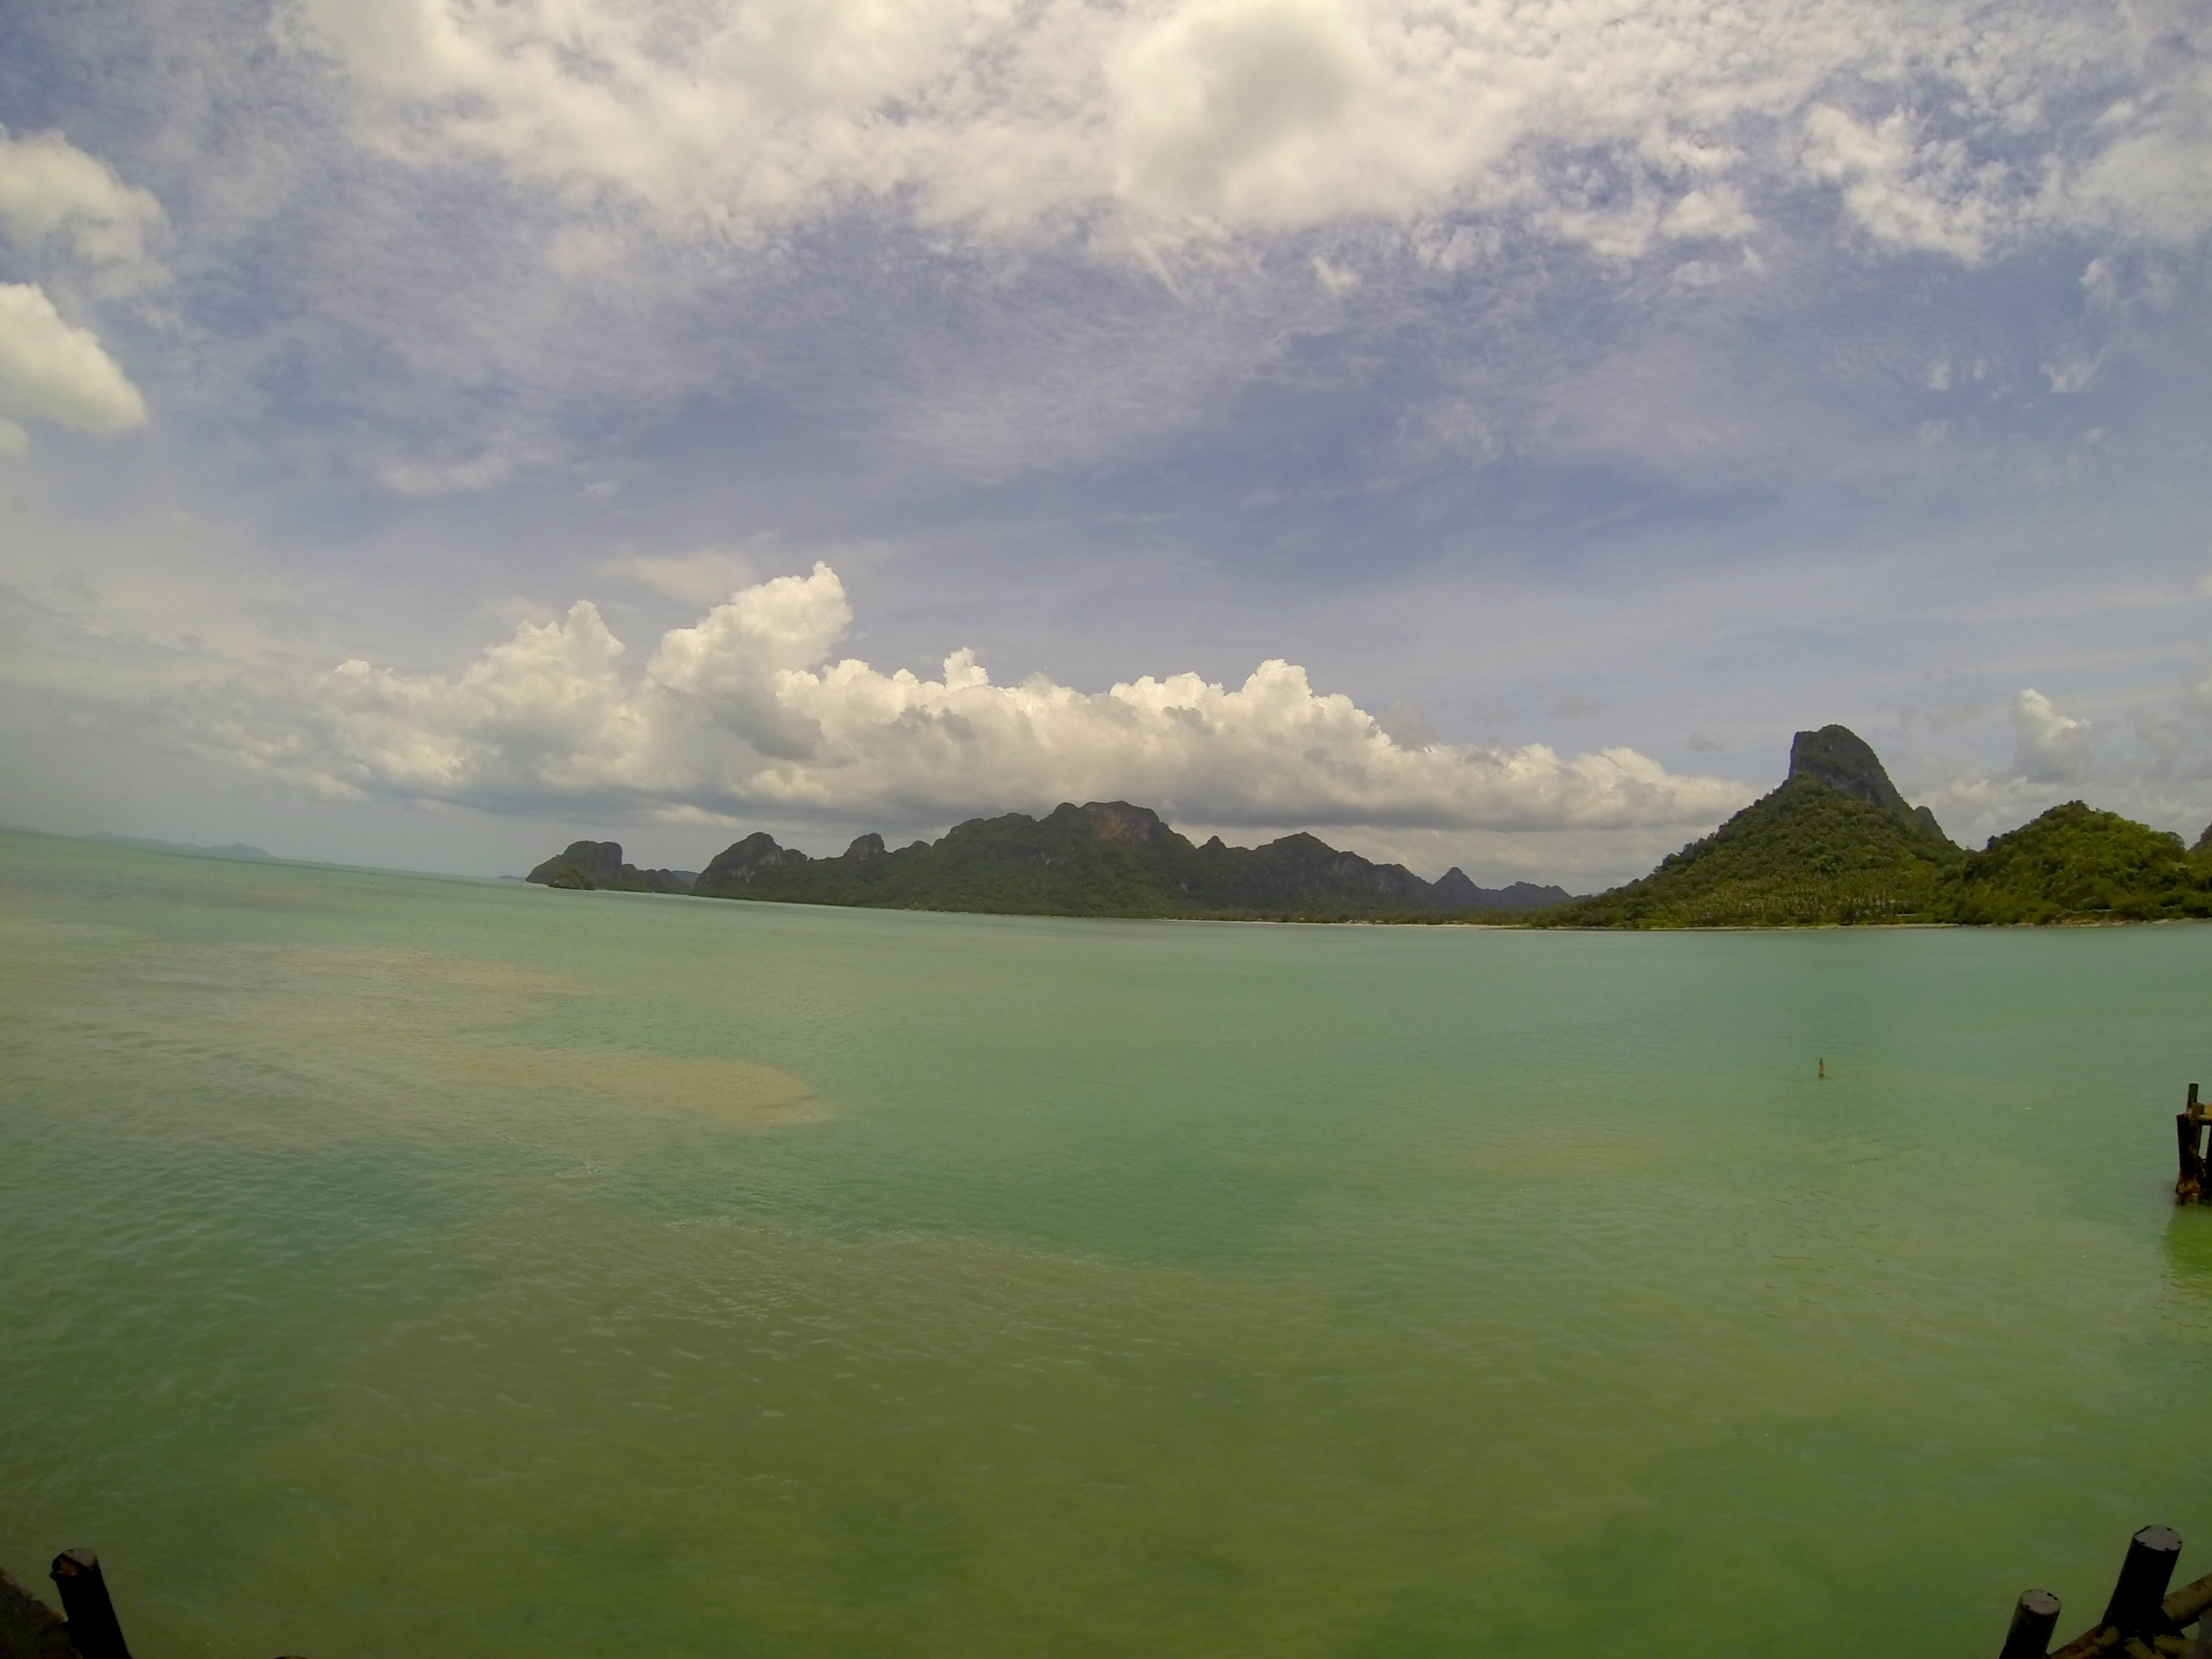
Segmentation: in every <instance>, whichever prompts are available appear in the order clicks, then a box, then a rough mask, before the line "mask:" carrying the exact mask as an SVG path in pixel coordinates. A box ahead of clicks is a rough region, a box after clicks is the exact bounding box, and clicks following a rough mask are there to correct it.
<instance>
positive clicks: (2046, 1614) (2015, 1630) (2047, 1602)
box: [1997, 1590, 2058, 1659]
mask: <svg viewBox="0 0 2212 1659" xmlns="http://www.w3.org/2000/svg"><path fill="white" fill-rule="evenodd" d="M2057 1627H2058V1598H2057V1596H2055V1595H2052V1594H2051V1592H2050V1591H2049V1590H2022V1591H2021V1593H2020V1601H2019V1603H2018V1605H2016V1606H2015V1607H2014V1608H2013V1610H2012V1628H2011V1629H2010V1630H2009V1631H2007V1632H2005V1644H2004V1651H2003V1652H2002V1653H2000V1654H1998V1655H1997V1659H2045V1655H2047V1654H2048V1653H2049V1652H2050V1651H2051V1632H2052V1631H2054V1630H2056V1629H2057Z"/></svg>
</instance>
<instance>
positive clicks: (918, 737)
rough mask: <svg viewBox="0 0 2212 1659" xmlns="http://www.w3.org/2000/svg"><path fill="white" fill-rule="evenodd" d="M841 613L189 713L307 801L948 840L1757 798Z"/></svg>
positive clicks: (600, 626)
mask: <svg viewBox="0 0 2212 1659" xmlns="http://www.w3.org/2000/svg"><path fill="white" fill-rule="evenodd" d="M852 621H853V612H852V609H851V606H850V605H849V604H848V601H847V599H846V594H845V588H844V585H843V583H842V581H840V580H839V579H838V577H837V574H836V572H835V571H834V570H832V569H831V568H829V566H828V565H826V564H817V565H816V567H815V568H814V571H813V573H812V574H811V575H808V576H804V577H801V576H780V577H776V578H775V579H773V580H769V581H765V582H762V583H760V584H758V585H757V586H751V587H749V588H746V589H744V591H742V592H738V594H737V595H736V596H734V597H733V598H732V599H729V600H728V601H726V603H724V604H721V605H716V606H715V607H714V609H713V610H711V611H708V613H707V615H706V616H705V617H702V619H701V620H700V621H699V622H698V623H696V624H695V625H693V626H691V627H688V628H678V629H671V630H670V631H669V632H667V633H666V634H665V635H663V636H662V638H661V640H660V641H659V645H658V646H657V647H655V648H654V650H653V653H652V654H651V655H650V656H649V657H648V658H647V659H646V660H645V661H644V662H643V663H642V664H641V665H640V666H639V667H638V668H637V669H636V670H635V671H629V670H628V669H627V668H626V667H625V665H624V663H623V659H624V657H625V656H626V654H627V652H626V648H625V647H624V646H623V642H622V641H619V640H617V638H616V637H615V636H614V635H613V634H612V633H611V631H610V630H609V629H608V627H607V624H606V623H605V620H604V619H603V618H602V617H601V616H600V614H599V611H598V609H597V608H596V607H595V606H593V605H592V604H590V603H589V602H588V601H586V602H580V603H578V604H577V605H575V606H574V608H573V609H572V610H571V611H569V612H568V615H567V616H566V617H563V618H562V619H561V620H559V621H557V622H551V623H523V624H522V625H521V626H520V627H519V628H517V629H516V630H515V632H514V634H513V637H512V638H510V639H508V640H507V641H505V642H503V643H501V644H500V645H497V646H495V647H491V648H490V649H489V650H488V651H486V652H484V653H483V654H482V655H481V656H480V657H479V658H478V659H477V660H476V661H475V662H473V663H471V665H469V666H468V667H467V668H466V669H465V670H464V671H462V672H461V673H460V674H459V675H457V676H453V677H446V676H439V675H427V676H426V675H408V674H403V673H398V672H394V671H392V670H389V669H378V668H374V667H372V666H371V665H368V663H366V662H362V661H358V660H356V661H351V662H347V663H344V664H343V665H340V666H339V667H337V669H335V670H332V671H329V672H327V673H324V674H320V675H318V676H315V677H313V678H310V679H308V680H307V681H305V682H303V683H294V684H283V685H270V684H264V685H262V686H261V687H259V688H258V691H257V690H249V689H248V688H246V687H244V686H241V685H233V686H231V687H228V688H225V689H223V690H218V691H216V692H213V693H210V694H209V696H208V698H207V699H206V701H204V702H203V704H202V706H201V710H200V713H199V715H198V718H197V734H198V738H199V741H200V742H201V743H202V744H204V745H205V746H206V747H207V748H208V749H209V750H210V751H211V752H212V753H215V754H216V755H218V756H220V757H223V758H225V759H227V760H228V761H231V762H233V763H238V764H241V765H244V766H246V767H247V768H249V769H253V770H256V771H258V772H262V773H264V774H269V775H274V776H276V777H278V778H281V779H282V780H283V781H285V782H287V783H289V784H290V785H293V786H295V787H301V788H305V789H307V790H309V791H312V792H313V793H318V794H319V795H322V796H324V797H325V798H335V799H368V798H371V797H386V798H398V799H408V800H416V801H436V802H441V803H446V804H451V805H469V806H476V807H482V808H485V809H488V810H491V811H537V812H542V811H547V810H549V809H566V810H568V811H577V812H591V811H599V812H602V813H605V814H608V815H611V816H612V817H617V818H629V819H638V818H644V819H659V820H662V821H671V820H672V821H677V822H684V821H691V820H696V819H701V818H714V819H719V820H722V821H725V822H729V823H742V822H744V821H746V820H747V817H748V815H752V816H754V817H757V816H759V815H761V814H763V813H767V814H771V815H774V816H775V817H779V818H785V819H787V818H790V817H801V818H804V819H806V820H809V821H812V822H816V823H821V822H823V821H828V822H833V823H835V822H844V823H890V824H894V825H898V826H916V825H933V826H940V827H941V826H942V825H944V824H945V823H951V822H955V821H957V820H959V819H962V818H965V817H971V816H974V815H975V814H977V813H989V812H995V811H1016V810H1029V811H1043V810H1046V809H1048V808H1049V807H1051V806H1053V805H1056V804H1057V803H1059V802H1060V801H1063V800H1070V799H1073V800H1078V801H1081V800H1089V799H1116V798H1118V799H1128V800H1133V801H1136V802H1139V803H1141V804H1144V805H1152V806H1156V807H1158V808H1159V809H1160V810H1162V811H1164V812H1165V813H1166V814H1167V815H1169V816H1170V817H1171V818H1172V819H1174V820H1175V821H1176V822H1177V823H1183V824H1199V825H1205V826H1209V827H1212V826H1219V827H1231V828H1236V827H1243V828H1252V829H1270V830H1285V829H1302V828H1330V827H1337V828H1370V829H1437V830H1470V829H1488V830H1500V831H1526V830H1620V829H1677V828H1683V827H1699V826H1704V825H1707V824H1710V823H1712V822H1713V821H1714V820H1716V819H1717V818H1719V817H1723V816H1725V815H1726V814H1727V813H1729V812H1730V811H1734V810H1735V808H1736V807H1738V806H1741V805H1743V804H1744V803H1745V801H1746V800H1747V799H1749V795H1748V793H1747V791H1746V790H1745V789H1744V788H1743V787H1742V786H1741V785H1740V784H1737V783H1734V782H1731V781H1727V780H1724V779H1720V778H1712V777H1686V776H1679V775H1674V774H1671V773H1669V772H1668V771H1667V770H1666V769H1665V768H1663V767H1662V766H1660V765H1659V764H1658V763H1656V762H1654V761H1652V760H1650V759H1648V758H1646V757H1644V756H1642V755H1639V754H1638V753H1636V752H1635V751H1634V750H1630V749H1624V748H1613V749H1607V750H1600V751H1598V752H1596V753H1592V754H1584V755H1578V756H1576V757H1572V758H1571V759H1570V758H1563V757H1560V756H1559V755H1557V754H1555V753H1553V751H1552V750H1549V749H1547V748H1546V747H1544V746H1543V745H1541V744H1531V745H1528V746H1525V747H1522V748H1517V749H1484V748H1468V747H1461V746H1456V745H1452V744H1440V743H1435V742H1432V741H1431V742H1421V743H1413V744H1407V743H1401V742H1400V741H1398V740H1396V739H1394V738H1392V737H1391V736H1389V734H1388V733H1387V732H1385V731H1384V730H1383V726H1381V725H1380V724H1378V722H1377V721H1376V719H1375V718H1374V717H1372V716H1370V714H1367V713H1365V712H1364V710H1362V709H1360V708H1357V707H1356V706H1354V704H1353V703H1352V701H1351V699H1349V698H1348V697H1345V696H1338V695H1331V694H1326V693H1317V692H1316V691H1315V690H1313V688H1312V687H1311V685H1310V684H1309V683H1308V680H1307V677H1306V673H1305V671H1304V669H1301V668H1298V667H1297V666H1295V665H1291V664H1290V663H1287V662H1284V661H1281V660H1279V659H1277V660H1272V661H1268V662H1265V663H1262V664H1261V665H1260V666H1259V667H1258V668H1257V669H1256V670H1255V671H1253V673H1252V674H1251V676H1250V677H1249V678H1248V679H1246V680H1245V682H1244V683H1243V684H1242V685H1241V686H1237V687H1234V688H1230V687H1225V686H1223V685H1219V684H1209V683H1207V682H1206V681H1205V680H1204V679H1202V678H1200V677H1199V676H1197V675H1195V674H1177V675H1172V676H1170V677H1169V678H1165V679H1158V678H1152V677H1150V676H1146V677H1145V678H1139V679H1136V680H1133V681H1128V682H1124V683H1122V684H1116V685H1114V686H1112V687H1111V688H1109V690H1104V691H1099V692H1083V691H1079V690H1074V689H1073V688H1071V687H1068V686H1065V685H1060V684H1054V683H1053V682H1052V681H1050V680H1048V679H1047V678H1043V677H1042V676H1038V677H1035V678H1030V679H1028V680H1025V681H1024V682H1022V683H1021V684H1018V685H1007V686H1002V685H994V684H992V683H991V681H990V678H989V676H988V674H987V672H986V671H985V670H984V668H983V666H982V665H981V664H980V663H979V662H977V661H976V659H975V653H973V652H972V651H968V650H960V651H956V652H954V653H952V654H951V656H949V657H947V658H946V659H945V670H944V675H943V678H939V679H933V680H932V679H923V678H918V677H917V676H915V674H913V673H911V672H909V671H906V670H903V669H902V670H899V671H896V672H895V673H891V674H884V673H882V672H879V671H877V670H876V669H874V668H872V667H870V666H869V665H867V664H866V663H865V662H862V661H860V660H858V659H854V658H850V657H848V658H843V659H837V660H831V659H830V653H831V651H832V649H833V647H835V645H836V642H837V641H838V640H839V639H840V638H841V637H842V635H844V634H845V633H846V631H847V630H848V628H849V627H850V626H851V623H852ZM1401 729H1402V728H1401Z"/></svg>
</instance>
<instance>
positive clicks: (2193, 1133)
mask: <svg viewBox="0 0 2212 1659" xmlns="http://www.w3.org/2000/svg"><path fill="white" fill-rule="evenodd" d="M2204 1124H2205V1111H2204V1105H2203V1102H2201V1101H2199V1100H2198V1099H2197V1085H2195V1084H2193V1083H2192V1084H2191V1085H2189V1104H2188V1105H2187V1106H2186V1107H2185V1108H2184V1109H2182V1111H2181V1112H2180V1113H2179V1114H2178V1115H2176V1116H2175V1118H2174V1120H2173V1139H2174V1142H2175V1145H2176V1146H2177V1148H2178V1149H2179V1152H2180V1153H2181V1175H2180V1177H2179V1179H2178V1180H2177V1181H2175V1182H2174V1183H2173V1201H2174V1202H2175V1203H2177V1204H2212V1183H2208V1182H2206V1181H2205V1179H2204Z"/></svg>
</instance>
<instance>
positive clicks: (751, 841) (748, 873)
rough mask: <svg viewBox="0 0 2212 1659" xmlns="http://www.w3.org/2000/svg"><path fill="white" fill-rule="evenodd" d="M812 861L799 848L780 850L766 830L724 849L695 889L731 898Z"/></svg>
mask: <svg viewBox="0 0 2212 1659" xmlns="http://www.w3.org/2000/svg"><path fill="white" fill-rule="evenodd" d="M809 862H811V860H809V859H808V858H807V856H806V854H804V853H802V852H800V851H799V849H798V848H795V847H779V846H777V845H776V843H775V836H771V835H769V834H768V833H767V831H765V830H760V831H757V832H755V833H754V834H752V835H750V836H746V837H745V838H744V840H743V841H741V842H735V843H733V844H732V845H731V846H728V847H726V848H723V849H722V850H721V851H720V852H719V853H717V854H714V857H713V859H711V860H708V865H707V867H706V868H705V869H704V870H702V871H701V872H699V879H698V880H697V881H696V882H694V883H693V884H691V890H692V891H693V892H695V893H698V894H702V895H703V896H706V897H708V898H728V897H730V896H732V895H733V894H737V893H742V892H744V890H746V889H748V888H750V887H752V886H753V885H755V884H757V883H758V882H759V881H760V879H761V878H762V877H763V876H765V875H771V874H773V873H775V872H777V871H781V870H788V869H791V868H793V867H794V866H798V865H802V864H806V863H809Z"/></svg>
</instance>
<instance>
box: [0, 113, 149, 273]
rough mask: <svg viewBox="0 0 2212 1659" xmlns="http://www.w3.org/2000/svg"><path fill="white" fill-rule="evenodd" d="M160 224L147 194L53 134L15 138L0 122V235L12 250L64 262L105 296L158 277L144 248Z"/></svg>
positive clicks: (34, 134) (59, 136) (60, 136)
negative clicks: (12, 246) (60, 259)
mask: <svg viewBox="0 0 2212 1659" xmlns="http://www.w3.org/2000/svg"><path fill="white" fill-rule="evenodd" d="M162 223H163V219H162V214H161V203H159V202H158V201H156V200H155V197H154V195H153V193H152V192H151V191H145V190H140V189H137V188H135V187H133V186H131V185H126V184H125V183H124V182H123V181H122V180H121V179H118V178H117V177H116V175H115V173H114V170H113V169H112V168H111V167H109V166H108V165H107V164H106V162H105V161H101V160H100V159H99V158H98V157H97V156H94V155H87V154H86V153H85V152H84V151H82V150H81V149H77V148H76V145H74V144H72V143H70V142H69V141H68V140H67V139H66V138H64V137H62V135H61V134H59V133H58V132H40V133H33V134H32V135H30V136H29V137H22V138H15V137H9V133H8V131H7V129H6V128H4V127H0V234H4V235H5V236H6V238H7V239H8V240H9V242H10V243H12V244H13V245H14V246H15V247H16V248H17V249H18V250H20V251H22V252H26V253H34V254H35V253H41V252H43V253H48V254H51V255H53V256H56V257H58V258H63V259H65V260H67V261H68V262H70V264H73V265H74V266H76V268H78V269H79V270H83V271H85V272H87V273H88V276H89V282H90V286H91V287H92V289H93V290H94V292H95V293H97V294H100V295H103V296H107V297H112V296H115V295H125V294H131V293H135V292H137V290H139V289H144V288H149V287H152V286H154V285H155V284H156V283H160V282H161V281H162V280H164V272H163V271H162V270H161V265H160V264H159V263H158V262H156V261H155V259H154V258H152V257H151V255H150V253H149V247H148V244H149V240H150V239H151V238H152V236H153V235H154V234H155V232H157V231H158V230H159V229H160V228H161V226H162Z"/></svg>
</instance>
